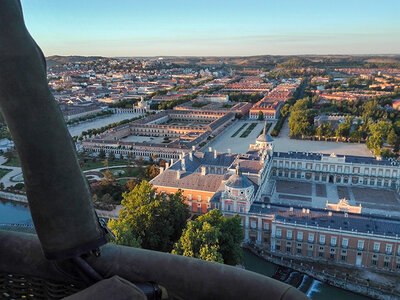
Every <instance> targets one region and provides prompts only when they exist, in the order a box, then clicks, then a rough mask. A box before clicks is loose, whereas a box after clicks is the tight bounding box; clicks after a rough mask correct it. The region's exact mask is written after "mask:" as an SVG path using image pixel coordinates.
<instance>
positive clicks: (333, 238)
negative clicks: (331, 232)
mask: <svg viewBox="0 0 400 300" xmlns="http://www.w3.org/2000/svg"><path fill="white" fill-rule="evenodd" d="M336 242H337V238H336V236H332V237H331V245H332V246H336Z"/></svg>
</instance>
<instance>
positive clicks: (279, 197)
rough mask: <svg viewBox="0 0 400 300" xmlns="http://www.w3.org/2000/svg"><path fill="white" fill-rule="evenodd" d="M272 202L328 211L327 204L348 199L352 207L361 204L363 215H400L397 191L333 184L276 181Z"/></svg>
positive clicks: (399, 199) (399, 201) (399, 200)
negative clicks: (326, 209)
mask: <svg viewBox="0 0 400 300" xmlns="http://www.w3.org/2000/svg"><path fill="white" fill-rule="evenodd" d="M271 180H274V179H271ZM274 181H275V182H274V185H275V188H274V190H273V192H272V195H271V196H270V197H269V198H270V202H271V203H280V204H288V205H293V206H300V207H301V206H305V207H307V206H308V207H310V206H311V207H313V208H321V209H325V207H326V202H327V201H329V203H338V202H339V200H340V199H343V198H345V199H346V200H347V201H348V202H349V204H350V205H352V206H358V205H359V204H361V206H362V212H363V213H371V214H379V215H384V216H387V215H393V216H400V198H399V196H398V195H397V194H396V192H395V191H394V190H391V189H385V188H372V187H361V186H345V185H337V184H334V183H316V182H309V181H296V180H285V179H276V180H274Z"/></svg>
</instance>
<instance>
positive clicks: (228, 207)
mask: <svg viewBox="0 0 400 300" xmlns="http://www.w3.org/2000/svg"><path fill="white" fill-rule="evenodd" d="M226 210H227V211H231V210H232V204H231V203H227V204H226Z"/></svg>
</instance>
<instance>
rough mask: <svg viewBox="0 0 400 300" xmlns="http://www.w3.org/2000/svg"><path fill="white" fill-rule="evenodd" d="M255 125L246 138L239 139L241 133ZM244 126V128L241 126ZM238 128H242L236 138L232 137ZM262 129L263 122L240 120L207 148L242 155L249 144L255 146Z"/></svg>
mask: <svg viewBox="0 0 400 300" xmlns="http://www.w3.org/2000/svg"><path fill="white" fill-rule="evenodd" d="M252 123H254V124H256V126H255V127H254V128H253V130H252V131H251V132H250V133H249V135H248V136H247V137H241V135H242V133H244V132H245V130H246V129H247V128H248V127H249V126H250V124H252ZM243 125H245V126H243ZM240 128H242V129H241V130H240V131H239V133H238V134H236V136H234V137H232V135H234V134H235V133H236V132H237V131H238V130H239V129H240ZM263 128H264V122H263V121H250V120H240V121H237V122H235V123H233V124H232V126H230V127H229V128H227V129H226V130H225V131H224V132H223V133H222V134H220V135H219V136H218V137H216V138H215V139H214V141H212V142H211V143H210V144H209V145H208V146H209V147H212V148H213V149H215V150H217V152H228V149H231V152H232V153H238V154H244V153H246V152H247V151H248V150H249V145H250V144H255V142H256V139H257V137H258V136H259V135H260V134H261V132H262V130H263Z"/></svg>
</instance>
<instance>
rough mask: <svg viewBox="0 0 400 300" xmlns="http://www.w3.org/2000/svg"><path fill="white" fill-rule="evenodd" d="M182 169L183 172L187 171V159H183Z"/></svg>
mask: <svg viewBox="0 0 400 300" xmlns="http://www.w3.org/2000/svg"><path fill="white" fill-rule="evenodd" d="M181 167H182V171H186V162H185V158H182V159H181Z"/></svg>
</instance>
